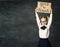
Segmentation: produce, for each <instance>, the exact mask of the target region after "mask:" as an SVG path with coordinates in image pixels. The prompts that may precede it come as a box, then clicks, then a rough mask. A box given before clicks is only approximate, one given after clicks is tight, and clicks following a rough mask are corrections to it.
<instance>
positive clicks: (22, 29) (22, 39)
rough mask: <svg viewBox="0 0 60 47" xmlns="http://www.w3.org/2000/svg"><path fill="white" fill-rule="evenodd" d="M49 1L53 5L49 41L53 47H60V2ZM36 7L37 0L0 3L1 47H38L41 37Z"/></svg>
mask: <svg viewBox="0 0 60 47" xmlns="http://www.w3.org/2000/svg"><path fill="white" fill-rule="evenodd" d="M45 1H46V0H45ZM47 1H49V2H52V3H53V4H52V8H53V22H52V26H51V29H50V31H51V32H50V37H49V40H50V42H51V44H52V47H60V15H59V9H60V6H59V4H60V3H59V2H60V1H54V0H53V1H52V0H47ZM35 7H36V0H35V1H34V0H33V1H32V0H28V1H27V0H25V1H22V0H21V1H18V2H17V1H14V2H12V1H9V0H8V1H7V2H6V1H3V0H2V2H1V1H0V47H37V44H38V38H39V37H38V36H39V35H38V27H37V23H36V20H35V15H34V9H35Z"/></svg>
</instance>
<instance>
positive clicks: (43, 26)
mask: <svg viewBox="0 0 60 47" xmlns="http://www.w3.org/2000/svg"><path fill="white" fill-rule="evenodd" d="M35 16H36V21H37V25H38V28H39V44H38V47H51V44H50V42H49V40H48V37H49V33H50V31H49V28H50V25H51V23H52V10H51V13H50V17H49V19H48V17H47V16H42V17H40V18H39V16H38V13H37V11H36V9H35Z"/></svg>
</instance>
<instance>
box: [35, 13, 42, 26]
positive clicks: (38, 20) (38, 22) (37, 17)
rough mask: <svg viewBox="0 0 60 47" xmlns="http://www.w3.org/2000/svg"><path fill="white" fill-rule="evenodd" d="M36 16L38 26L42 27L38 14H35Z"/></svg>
mask: <svg viewBox="0 0 60 47" xmlns="http://www.w3.org/2000/svg"><path fill="white" fill-rule="evenodd" d="M35 16H36V21H37V25H38V27H40V25H41V24H40V19H39V16H38V14H37V13H35Z"/></svg>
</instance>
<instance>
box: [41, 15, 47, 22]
mask: <svg viewBox="0 0 60 47" xmlns="http://www.w3.org/2000/svg"><path fill="white" fill-rule="evenodd" d="M41 18H45V19H46V21H47V23H48V18H47V16H41V17H40V19H41Z"/></svg>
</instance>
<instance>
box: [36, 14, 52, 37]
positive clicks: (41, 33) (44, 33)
mask: <svg viewBox="0 0 60 47" xmlns="http://www.w3.org/2000/svg"><path fill="white" fill-rule="evenodd" d="M35 16H36V21H37V25H38V28H39V37H40V38H48V37H49V33H50V31H49V28H50V25H51V23H52V13H51V14H50V18H49V20H48V24H47V25H45V26H46V27H47V28H46V29H45V30H43V29H41V27H42V26H43V25H41V23H40V19H39V16H38V14H37V13H35Z"/></svg>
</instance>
